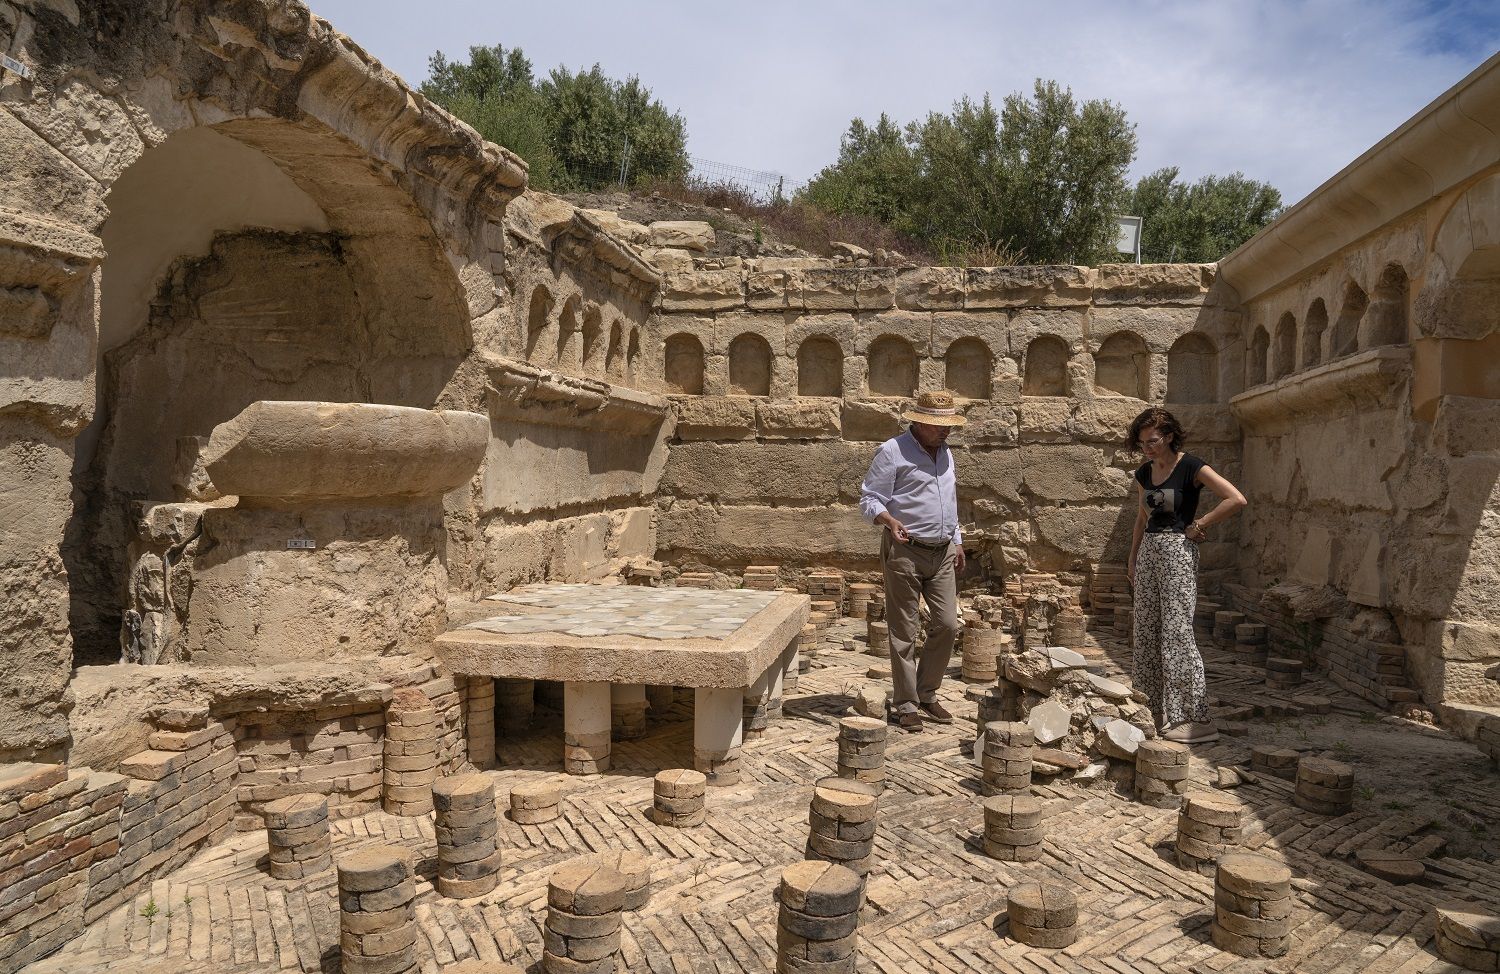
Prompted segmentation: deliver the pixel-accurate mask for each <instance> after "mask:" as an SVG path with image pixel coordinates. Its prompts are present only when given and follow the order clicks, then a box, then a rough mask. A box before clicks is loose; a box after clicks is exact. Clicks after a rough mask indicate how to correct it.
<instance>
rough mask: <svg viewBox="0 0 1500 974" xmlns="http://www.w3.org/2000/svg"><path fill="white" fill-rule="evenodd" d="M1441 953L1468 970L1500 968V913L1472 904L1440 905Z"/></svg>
mask: <svg viewBox="0 0 1500 974" xmlns="http://www.w3.org/2000/svg"><path fill="white" fill-rule="evenodd" d="M1436 941H1437V952H1438V956H1439V957H1441V958H1443V960H1445V961H1448V962H1449V963H1451V964H1457V965H1458V966H1459V967H1462V968H1463V969H1464V970H1468V971H1500V916H1494V915H1493V914H1486V913H1474V912H1473V911H1472V907H1471V906H1470V905H1469V904H1467V903H1466V904H1462V905H1453V906H1439V907H1438V908H1437V933H1436Z"/></svg>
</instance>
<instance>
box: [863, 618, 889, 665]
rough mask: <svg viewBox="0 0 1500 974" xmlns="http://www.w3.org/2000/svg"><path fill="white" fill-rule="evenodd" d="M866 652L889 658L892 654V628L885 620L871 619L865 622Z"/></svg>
mask: <svg viewBox="0 0 1500 974" xmlns="http://www.w3.org/2000/svg"><path fill="white" fill-rule="evenodd" d="M865 644H866V648H865V652H867V653H869V654H870V655H871V656H879V657H881V658H882V659H888V658H889V657H890V655H891V628H890V626H888V625H887V624H886V623H884V622H876V621H875V620H874V619H871V620H870V621H869V622H867V623H866V624H865Z"/></svg>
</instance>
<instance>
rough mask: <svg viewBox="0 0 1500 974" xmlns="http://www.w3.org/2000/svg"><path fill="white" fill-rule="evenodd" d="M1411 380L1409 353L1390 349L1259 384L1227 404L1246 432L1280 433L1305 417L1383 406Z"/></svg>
mask: <svg viewBox="0 0 1500 974" xmlns="http://www.w3.org/2000/svg"><path fill="white" fill-rule="evenodd" d="M1410 375H1411V348H1410V347H1409V346H1405V345H1388V346H1383V347H1381V348H1372V349H1370V350H1369V351H1365V352H1360V353H1358V354H1356V355H1350V356H1348V357H1346V358H1340V359H1335V360H1334V361H1332V362H1329V363H1327V364H1326V365H1319V366H1316V367H1315V368H1311V369H1308V370H1306V371H1304V372H1296V373H1293V374H1292V375H1288V376H1285V377H1283V378H1280V379H1277V380H1276V381H1275V382H1270V383H1266V384H1264V385H1258V386H1255V387H1254V388H1252V389H1250V390H1248V391H1246V392H1242V393H1240V394H1239V395H1237V396H1235V397H1233V398H1232V399H1230V400H1229V408H1230V410H1231V411H1232V412H1233V413H1234V415H1235V417H1236V418H1237V419H1238V420H1239V421H1240V423H1241V425H1243V426H1244V427H1245V429H1246V430H1249V431H1258V430H1265V429H1272V428H1281V427H1285V426H1287V425H1290V424H1292V423H1294V422H1296V421H1297V420H1298V419H1302V418H1306V417H1308V416H1315V415H1320V414H1327V413H1330V412H1345V411H1349V410H1352V409H1357V408H1368V407H1373V406H1378V405H1381V404H1383V403H1386V401H1387V397H1388V395H1389V394H1390V392H1391V391H1392V390H1394V389H1395V388H1396V387H1397V386H1399V385H1401V384H1402V383H1403V382H1405V381H1406V380H1407V379H1408V378H1409V377H1410Z"/></svg>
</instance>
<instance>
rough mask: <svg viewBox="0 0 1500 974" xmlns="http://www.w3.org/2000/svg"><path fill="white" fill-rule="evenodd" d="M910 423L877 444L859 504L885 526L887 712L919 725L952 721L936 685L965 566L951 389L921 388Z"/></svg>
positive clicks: (904, 723)
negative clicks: (920, 636) (922, 623)
mask: <svg viewBox="0 0 1500 974" xmlns="http://www.w3.org/2000/svg"><path fill="white" fill-rule="evenodd" d="M901 418H902V419H905V420H908V421H910V423H911V427H910V428H909V429H908V430H907V431H906V432H905V433H902V434H901V435H900V436H896V437H894V438H892V439H889V440H886V441H885V442H884V443H882V444H881V445H880V449H879V450H877V451H876V452H875V459H874V460H873V461H872V462H871V463H870V472H869V473H867V474H866V475H865V480H864V483H863V484H862V485H861V487H860V493H859V509H860V512H861V513H862V514H863V515H864V516H865V519H866V520H868V521H870V522H872V523H874V524H879V525H881V526H882V527H883V528H884V529H885V530H884V531H883V532H882V534H881V539H880V565H881V568H882V570H883V571H884V573H885V616H886V624H887V625H888V626H889V627H890V630H889V631H890V642H891V680H892V682H893V683H894V684H895V694H894V695H893V697H892V700H891V715H890V719H891V720H892V721H893V722H894V723H895V724H896V725H897V726H899V727H900V728H901V729H902V730H906V731H911V732H913V733H916V732H918V731H920V730H921V729H922V722H923V721H924V720H927V721H932V722H934V723H939V724H951V723H953V715H952V714H950V713H949V712H948V711H947V710H945V709H944V708H943V705H942V704H940V703H938V699H937V692H938V688H939V687H941V686H942V684H943V673H944V671H945V670H947V668H948V658H949V656H951V655H952V654H953V641H954V639H955V638H956V637H957V635H958V583H957V576H958V572H961V571H963V568H964V549H963V534H962V533H961V532H960V531H959V528H958V488H957V483H956V481H955V479H954V476H953V454H952V453H951V452H950V451H949V449H948V447H947V445H946V444H947V440H948V434H949V433H950V432H951V431H952V430H953V428H954V427H957V426H962V425H963V424H964V422H965V421H964V418H963V417H962V416H960V415H959V414H958V407H957V406H956V405H955V403H954V401H953V393H951V392H948V391H947V390H942V391H940V392H924V393H922V394H921V395H920V396H918V397H917V402H916V405H914V406H912V407H911V408H909V409H907V410H906V411H905V412H903V413H902V414H901ZM918 596H921V597H922V598H924V599H926V600H927V609H928V612H929V614H930V621H929V623H928V629H927V643H926V645H925V646H923V647H922V658H921V661H920V662H918V661H917V659H916V650H915V643H916V636H917V622H918V616H917V598H918Z"/></svg>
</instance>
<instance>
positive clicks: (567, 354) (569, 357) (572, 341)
mask: <svg viewBox="0 0 1500 974" xmlns="http://www.w3.org/2000/svg"><path fill="white" fill-rule="evenodd" d="M582 306H583V299H582V298H580V297H579V296H578V295H576V294H572V295H569V296H568V299H567V300H566V301H564V302H563V306H562V310H561V311H559V312H558V314H557V360H556V361H557V367H558V368H559V369H562V370H563V371H565V372H581V371H582V370H583V335H582V333H581V332H580V330H579V325H578V311H579V309H580V308H581V307H582Z"/></svg>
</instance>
